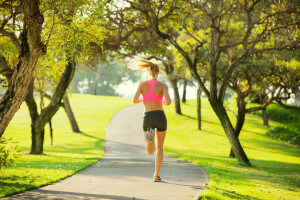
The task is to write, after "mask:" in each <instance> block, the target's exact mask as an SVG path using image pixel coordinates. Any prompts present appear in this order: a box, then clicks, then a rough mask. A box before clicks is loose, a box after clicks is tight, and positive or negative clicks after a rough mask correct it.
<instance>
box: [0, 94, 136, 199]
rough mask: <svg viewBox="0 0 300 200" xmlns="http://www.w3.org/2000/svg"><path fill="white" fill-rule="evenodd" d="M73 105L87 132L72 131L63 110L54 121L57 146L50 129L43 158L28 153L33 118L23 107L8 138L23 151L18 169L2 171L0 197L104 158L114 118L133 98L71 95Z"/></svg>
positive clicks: (58, 176) (77, 118) (36, 185)
mask: <svg viewBox="0 0 300 200" xmlns="http://www.w3.org/2000/svg"><path fill="white" fill-rule="evenodd" d="M70 103H71V106H72V108H73V111H74V114H75V116H76V120H77V122H78V124H79V128H80V130H81V131H82V132H83V133H82V134H78V133H73V132H72V130H71V126H70V124H69V121H68V119H67V116H66V114H65V112H64V110H63V109H60V110H59V111H58V113H57V114H56V115H55V116H54V118H53V120H52V125H53V129H54V144H53V146H51V145H50V134H49V127H48V126H46V133H45V145H44V153H45V155H43V156H38V155H29V154H28V152H29V151H30V145H31V133H30V116H29V112H28V109H27V106H26V105H25V104H23V105H22V106H21V108H20V110H19V111H18V112H17V113H16V115H15V116H14V118H13V120H12V121H11V123H10V124H9V126H8V127H7V129H6V131H5V133H4V137H6V138H12V139H13V140H14V141H17V142H18V145H19V146H20V147H22V149H23V152H22V155H21V157H20V159H19V160H17V164H16V166H14V167H11V168H4V169H2V170H1V171H0V197H3V196H6V195H10V194H14V193H17V192H21V191H24V190H28V189H32V188H37V187H40V186H42V185H46V184H49V183H52V182H55V181H58V180H60V179H63V178H65V177H68V176H71V175H72V174H74V173H76V172H78V171H80V170H82V169H84V168H85V167H87V166H89V165H91V164H92V163H95V162H96V161H97V160H99V159H100V158H101V157H102V155H103V151H104V136H105V128H106V126H107V124H108V123H109V121H110V119H111V117H112V116H113V114H114V113H115V112H117V111H118V110H119V109H121V108H123V107H126V106H128V105H131V104H132V102H131V99H124V98H120V97H106V96H93V95H79V94H73V95H71V97H70Z"/></svg>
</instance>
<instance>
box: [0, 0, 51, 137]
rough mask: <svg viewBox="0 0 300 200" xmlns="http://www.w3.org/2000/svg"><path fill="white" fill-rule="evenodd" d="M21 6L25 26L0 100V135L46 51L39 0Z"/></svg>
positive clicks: (25, 2) (18, 106) (19, 102)
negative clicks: (12, 68) (16, 61)
mask: <svg viewBox="0 0 300 200" xmlns="http://www.w3.org/2000/svg"><path fill="white" fill-rule="evenodd" d="M21 6H22V10H23V13H24V24H26V26H25V27H24V30H23V32H22V34H21V35H20V38H21V52H20V55H19V61H18V64H17V67H16V69H15V71H14V73H13V75H12V77H11V79H10V81H9V84H8V88H7V90H6V92H5V94H4V96H3V97H2V98H1V100H0V137H1V136H2V135H3V133H4V131H5V129H6V127H7V125H8V124H9V122H10V121H11V119H12V118H13V116H14V114H15V113H16V112H17V110H18V109H19V108H20V106H21V104H22V102H23V101H24V99H25V97H26V95H27V89H28V86H29V84H30V81H31V77H32V75H33V72H34V69H35V66H36V63H37V61H38V59H39V58H40V57H41V56H42V55H43V54H45V51H46V49H45V47H44V46H43V44H42V42H41V31H42V24H43V20H38V19H43V16H42V15H41V14H40V10H39V1H38V0H31V1H21ZM24 91H26V92H24Z"/></svg>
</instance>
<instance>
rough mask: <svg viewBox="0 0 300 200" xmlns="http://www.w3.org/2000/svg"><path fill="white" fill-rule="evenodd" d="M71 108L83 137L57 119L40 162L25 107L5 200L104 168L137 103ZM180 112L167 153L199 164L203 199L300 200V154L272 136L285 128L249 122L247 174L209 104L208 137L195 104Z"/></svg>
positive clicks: (77, 103) (14, 128) (107, 100)
mask: <svg viewBox="0 0 300 200" xmlns="http://www.w3.org/2000/svg"><path fill="white" fill-rule="evenodd" d="M70 101H71V102H72V106H73V107H74V108H75V107H76V109H75V110H74V112H75V115H76V116H77V120H78V123H79V124H80V125H81V129H82V132H83V134H78V133H73V132H72V129H71V127H70V126H69V127H67V128H66V124H68V118H67V116H66V115H65V114H64V111H63V108H60V110H59V111H58V113H57V114H56V115H55V116H54V118H53V126H54V127H55V130H56V131H55V133H56V134H55V135H54V142H53V145H51V139H50V132H49V130H48V129H46V136H45V151H46V152H47V153H46V154H45V155H35V156H31V155H29V154H26V153H25V152H26V151H29V150H30V148H31V147H30V134H28V133H29V132H30V127H29V126H28V123H30V119H29V113H28V111H27V108H26V105H25V104H23V105H22V107H21V108H20V110H19V111H18V112H17V114H16V115H15V117H14V119H13V121H12V123H11V124H10V125H9V126H8V128H7V131H8V133H10V134H9V135H10V136H11V137H12V141H19V144H18V145H19V146H20V147H21V148H23V153H22V154H20V158H19V159H18V160H17V164H16V166H13V167H10V168H3V169H2V170H1V171H0V182H1V183H0V184H1V185H0V188H1V190H0V191H1V192H0V197H3V196H6V195H9V194H13V193H16V192H20V191H24V190H28V189H32V188H37V187H40V186H42V185H46V184H51V183H53V182H55V181H58V180H60V179H63V178H65V177H68V176H71V175H72V174H74V173H76V172H78V171H81V170H82V169H84V168H85V167H87V166H89V165H91V164H92V163H94V162H96V161H97V160H99V159H100V158H101V157H102V155H103V153H104V139H105V138H104V136H105V127H106V125H107V124H108V122H109V121H110V118H111V117H112V115H113V114H114V113H115V112H116V111H117V110H118V109H121V108H123V107H125V106H128V105H130V104H131V100H130V99H125V101H124V98H120V97H105V96H94V95H87V94H84V95H82V94H80V95H79V94H73V95H71V96H70ZM111 102H113V104H112V103H111ZM174 107H175V106H174V104H172V105H171V106H170V107H167V108H166V113H167V118H168V123H169V126H168V127H169V128H168V129H169V130H168V136H167V138H166V142H165V148H166V149H165V153H167V154H168V155H170V156H176V157H179V158H181V159H184V160H188V161H191V162H194V163H196V164H198V165H199V166H201V167H203V168H204V169H205V170H206V171H207V172H208V175H209V178H210V180H209V183H208V185H207V188H206V189H205V190H204V191H203V192H202V198H203V199H241V198H243V199H266V200H267V199H272V197H274V195H276V197H278V198H282V199H297V195H298V193H297V188H298V187H299V178H298V177H297V173H298V169H299V162H300V161H299V157H298V155H299V153H300V152H299V151H300V150H299V148H298V147H297V146H295V145H292V144H288V143H286V142H282V141H277V140H273V139H271V138H269V137H268V136H266V132H267V131H268V130H269V129H270V127H276V126H280V125H281V123H280V122H275V121H273V120H271V121H270V127H267V126H265V125H263V123H262V119H261V118H260V117H259V116H256V115H247V116H246V122H245V128H244V129H243V131H242V132H241V136H240V137H241V142H242V143H243V144H244V145H245V147H246V148H245V150H246V152H247V153H248V155H249V158H250V159H251V160H252V161H253V162H252V163H253V167H251V168H248V167H242V166H240V165H238V164H237V162H235V160H234V159H233V158H230V157H228V151H229V149H230V145H229V144H228V143H227V142H226V140H225V139H226V135H225V134H224V130H223V129H222V126H221V124H220V122H219V120H218V118H217V116H216V115H215V114H214V112H213V110H212V108H211V107H210V105H209V102H208V100H207V99H202V109H203V112H204V113H205V115H203V116H202V120H203V122H202V130H201V131H199V130H198V129H197V126H196V124H197V112H196V107H197V106H196V100H187V102H186V103H185V104H182V109H183V111H184V113H185V114H184V115H180V116H179V115H178V114H176V112H175V109H174ZM86 118H89V120H88V121H87V120H86ZM230 118H231V120H233V121H234V120H235V116H234V114H233V113H230ZM99 121H101V123H99ZM12 133H13V134H12ZM187 133H188V134H187ZM78 141H81V142H80V143H78ZM74 145H76V148H74ZM24 177H25V178H24ZM241 185H243V186H242V187H241Z"/></svg>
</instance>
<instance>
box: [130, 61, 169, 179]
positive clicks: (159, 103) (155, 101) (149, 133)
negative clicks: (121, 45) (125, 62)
mask: <svg viewBox="0 0 300 200" xmlns="http://www.w3.org/2000/svg"><path fill="white" fill-rule="evenodd" d="M129 67H130V68H131V69H134V70H138V69H146V71H147V72H148V74H149V75H150V79H149V80H146V81H143V82H141V83H140V85H139V87H138V89H137V91H136V93H135V96H134V99H133V103H141V102H143V103H144V106H145V113H144V121H143V129H144V137H145V145H146V150H147V152H148V154H149V155H152V154H153V153H154V152H155V143H154V135H155V134H156V158H155V172H154V182H161V181H162V180H161V178H160V176H159V170H160V167H161V164H162V161H163V144H164V140H165V136H166V131H167V118H166V115H165V113H164V109H163V104H165V105H170V104H171V99H170V95H169V91H168V86H167V85H166V84H164V83H161V82H159V81H158V80H157V77H158V74H159V68H158V65H157V64H155V63H153V62H151V61H149V60H145V59H142V58H138V57H135V58H134V59H132V60H131V63H130V65H129ZM141 94H142V96H143V98H139V97H140V95H141ZM163 97H164V98H165V101H163ZM155 129H156V130H155Z"/></svg>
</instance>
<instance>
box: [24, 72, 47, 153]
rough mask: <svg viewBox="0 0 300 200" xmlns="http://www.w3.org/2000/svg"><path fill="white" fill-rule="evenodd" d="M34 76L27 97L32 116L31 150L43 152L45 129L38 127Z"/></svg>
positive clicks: (32, 151) (26, 100)
mask: <svg viewBox="0 0 300 200" xmlns="http://www.w3.org/2000/svg"><path fill="white" fill-rule="evenodd" d="M33 91H34V78H32V79H31V82H30V85H29V87H28V93H27V96H26V98H25V102H26V104H27V107H28V110H29V114H30V118H31V142H32V145H31V151H30V154H40V153H39V152H43V142H44V129H41V128H39V127H36V124H37V120H38V117H39V113H38V110H37V104H36V102H35V99H34V96H33Z"/></svg>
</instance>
